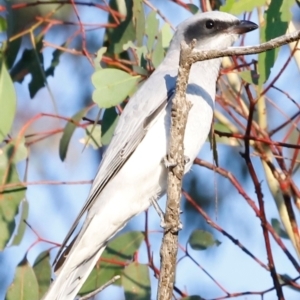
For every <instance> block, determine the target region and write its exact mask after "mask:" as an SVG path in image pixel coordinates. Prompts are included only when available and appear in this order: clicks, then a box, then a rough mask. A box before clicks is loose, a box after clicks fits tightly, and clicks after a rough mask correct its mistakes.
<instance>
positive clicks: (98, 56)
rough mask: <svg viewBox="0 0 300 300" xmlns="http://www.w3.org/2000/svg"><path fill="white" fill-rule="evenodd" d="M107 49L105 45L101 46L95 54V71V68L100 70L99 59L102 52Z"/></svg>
mask: <svg viewBox="0 0 300 300" xmlns="http://www.w3.org/2000/svg"><path fill="white" fill-rule="evenodd" d="M106 51H107V47H101V48H100V49H99V50H98V51H97V54H96V57H95V59H94V63H95V71H97V70H101V69H102V67H101V60H102V57H103V54H104V53H105V52H106Z"/></svg>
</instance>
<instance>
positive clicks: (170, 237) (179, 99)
mask: <svg viewBox="0 0 300 300" xmlns="http://www.w3.org/2000/svg"><path fill="white" fill-rule="evenodd" d="M193 47H194V44H192V45H191V46H188V45H187V44H186V43H185V42H183V43H182V44H181V51H180V60H179V69H178V77H177V82H176V93H175V97H174V98H173V103H172V111H171V130H170V145H169V154H168V157H167V160H168V162H169V164H170V167H169V168H168V190H167V208H166V214H165V220H164V222H165V224H164V225H165V230H164V236H163V241H162V245H161V249H160V257H161V271H160V276H159V283H158V293H157V299H159V300H169V299H171V298H172V294H173V287H174V282H175V271H176V258H177V250H178V231H179V230H180V229H181V223H180V217H179V216H180V198H181V186H182V177H183V175H184V165H185V164H184V144H183V141H184V132H185V127H186V122H187V118H188V113H189V110H190V105H191V104H190V103H189V102H188V101H187V100H186V95H185V94H186V87H187V84H188V77H189V72H190V69H191V65H192V64H191V63H190V62H188V59H187V58H188V56H189V55H190V53H191V52H192V50H193Z"/></svg>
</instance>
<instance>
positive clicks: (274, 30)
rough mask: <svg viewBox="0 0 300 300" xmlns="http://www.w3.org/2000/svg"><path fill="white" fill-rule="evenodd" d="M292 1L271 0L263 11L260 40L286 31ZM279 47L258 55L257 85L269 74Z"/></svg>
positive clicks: (269, 38) (267, 39)
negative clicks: (263, 18)
mask: <svg viewBox="0 0 300 300" xmlns="http://www.w3.org/2000/svg"><path fill="white" fill-rule="evenodd" d="M292 3H294V1H291V0H288V1H283V0H278V1H271V3H270V6H269V8H268V10H267V11H266V13H265V19H266V21H265V25H263V26H261V27H260V42H261V43H263V42H266V41H269V40H271V39H273V38H275V37H277V36H280V35H283V34H285V33H286V30H287V28H288V22H289V21H290V19H291V14H290V8H291V6H292ZM278 52H279V48H276V49H274V50H270V51H268V52H263V53H261V54H259V55H258V73H259V86H261V85H262V84H263V83H264V82H265V81H266V80H267V79H268V78H269V76H270V73H271V69H272V67H273V66H274V63H275V61H276V59H277V56H278Z"/></svg>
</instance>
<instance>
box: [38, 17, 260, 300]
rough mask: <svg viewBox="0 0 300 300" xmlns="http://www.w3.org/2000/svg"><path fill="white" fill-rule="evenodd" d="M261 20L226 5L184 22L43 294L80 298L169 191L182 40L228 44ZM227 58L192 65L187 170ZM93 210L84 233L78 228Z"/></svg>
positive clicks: (126, 115) (128, 113) (116, 141)
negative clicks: (114, 246)
mask: <svg viewBox="0 0 300 300" xmlns="http://www.w3.org/2000/svg"><path fill="white" fill-rule="evenodd" d="M257 27H258V26H257V25H256V24H255V23H253V22H251V21H246V20H239V19H238V18H237V17H235V16H233V15H231V14H228V13H224V12H219V11H211V12H204V13H197V14H195V15H193V16H191V17H189V18H188V19H187V20H185V21H183V22H182V23H181V24H179V25H178V27H177V29H176V30H175V33H174V36H173V38H172V40H171V43H170V46H169V49H168V51H167V53H166V56H165V58H164V60H163V61H162V62H161V64H160V65H159V66H158V67H157V68H156V70H155V71H154V72H153V73H152V74H151V76H150V77H149V78H148V79H147V80H146V81H145V82H144V83H143V85H142V86H141V87H140V88H139V89H138V90H137V92H136V93H135V94H134V95H133V96H132V97H131V98H130V100H129V102H128V103H127V105H126V107H125V108H124V110H123V112H122V114H121V116H120V118H119V121H118V124H117V126H116V129H115V131H114V134H113V137H112V140H111V142H110V145H109V146H108V147H107V149H106V151H105V153H104V155H103V158H102V161H101V163H100V166H99V169H98V172H97V174H96V177H95V179H94V181H93V184H92V187H91V190H90V193H89V196H88V198H87V200H86V202H85V204H84V206H83V208H82V210H81V211H80V213H79V215H78V217H77V218H76V220H75V222H74V224H73V226H72V227H71V229H70V231H69V233H68V234H67V236H66V238H65V240H64V241H63V243H62V246H61V248H60V251H59V253H58V256H57V259H56V260H55V262H56V268H57V269H58V270H57V276H56V278H55V280H54V281H53V282H52V283H51V285H50V288H49V289H48V291H47V293H46V295H45V296H44V298H43V299H44V300H73V299H74V298H75V297H76V295H77V294H78V292H79V290H80V288H81V287H82V285H83V284H84V282H85V280H86V279H87V277H88V275H89V274H90V272H91V271H92V269H93V267H94V266H95V264H96V263H97V261H98V260H99V259H100V257H101V254H102V252H103V251H104V249H105V247H106V245H107V243H108V241H109V240H110V239H112V237H113V236H114V235H115V234H116V233H117V232H119V231H120V230H121V229H123V228H124V226H125V225H126V223H127V222H128V221H129V220H130V219H131V218H133V217H134V216H136V215H137V214H139V213H141V212H143V211H145V210H146V209H148V208H149V207H150V205H151V204H152V203H153V201H156V200H158V199H159V198H160V197H161V196H162V195H164V194H165V193H166V189H167V168H166V165H165V162H164V159H165V157H166V155H167V153H168V145H169V130H170V125H171V106H172V99H173V97H174V94H175V86H176V78H177V74H178V67H179V55H180V45H181V42H182V41H185V42H186V43H187V44H190V43H191V42H192V41H194V40H195V41H194V44H195V49H196V50H199V51H201V50H210V49H220V50H221V49H226V48H228V47H230V46H232V45H233V43H234V42H235V41H236V40H237V39H238V37H239V35H240V34H244V33H246V32H249V31H252V30H254V29H256V28H257ZM220 64H221V58H216V59H211V60H206V61H201V62H196V63H194V64H193V65H192V67H191V70H190V74H189V80H188V86H187V89H186V98H187V100H188V101H190V102H191V104H192V105H191V108H190V110H189V115H188V120H187V124H186V129H185V135H184V154H185V157H187V158H188V160H186V164H185V173H186V172H188V171H189V170H190V168H191V166H192V163H193V161H194V159H195V158H196V156H197V155H198V153H199V151H200V149H201V147H202V145H203V144H204V142H205V140H206V138H207V136H208V134H209V131H210V127H211V123H212V119H213V110H214V99H215V93H216V81H217V78H218V74H219V68H220ZM86 213H87V215H86V218H85V221H84V223H83V226H82V228H81V230H80V231H79V233H78V234H77V235H76V236H75V237H74V238H73V240H72V241H71V238H72V237H73V233H74V231H75V229H76V228H77V226H78V224H79V221H80V220H81V219H82V218H83V216H84V215H85V214H86Z"/></svg>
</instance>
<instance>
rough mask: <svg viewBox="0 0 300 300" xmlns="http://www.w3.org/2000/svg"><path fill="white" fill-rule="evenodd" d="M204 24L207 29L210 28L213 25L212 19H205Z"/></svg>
mask: <svg viewBox="0 0 300 300" xmlns="http://www.w3.org/2000/svg"><path fill="white" fill-rule="evenodd" d="M205 26H206V28H207V29H212V28H214V26H215V22H214V21H213V20H208V21H206V23H205Z"/></svg>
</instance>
